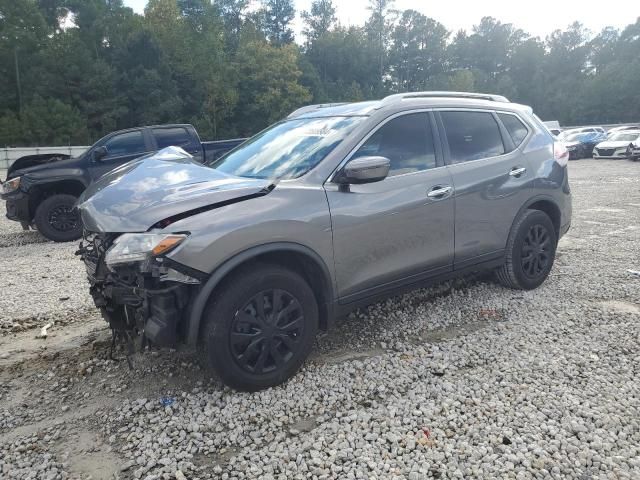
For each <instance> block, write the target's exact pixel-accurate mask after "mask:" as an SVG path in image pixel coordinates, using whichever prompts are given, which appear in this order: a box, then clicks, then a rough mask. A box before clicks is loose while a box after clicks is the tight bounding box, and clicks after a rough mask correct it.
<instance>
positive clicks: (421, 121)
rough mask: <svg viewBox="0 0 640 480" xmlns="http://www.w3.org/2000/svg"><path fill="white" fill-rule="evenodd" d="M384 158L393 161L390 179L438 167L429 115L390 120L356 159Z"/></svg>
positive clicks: (372, 137)
mask: <svg viewBox="0 0 640 480" xmlns="http://www.w3.org/2000/svg"><path fill="white" fill-rule="evenodd" d="M367 156H381V157H387V158H388V159H389V160H390V162H391V168H390V170H389V176H394V175H402V174H404V173H412V172H418V171H420V170H427V169H429V168H435V166H436V155H435V150H434V147H433V135H432V133H431V122H430V119H429V114H427V113H410V114H408V115H403V116H401V117H397V118H394V119H393V120H390V121H389V122H387V123H386V124H384V125H383V126H382V127H380V128H379V129H378V130H377V131H376V132H375V133H374V134H373V135H372V136H371V137H369V139H368V140H367V141H366V142H365V143H364V144H363V145H362V146H361V147H360V148H359V149H358V151H357V152H356V153H355V154H354V156H353V157H352V158H358V157H367Z"/></svg>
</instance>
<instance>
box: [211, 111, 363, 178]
mask: <svg viewBox="0 0 640 480" xmlns="http://www.w3.org/2000/svg"><path fill="white" fill-rule="evenodd" d="M363 118H364V117H328V118H301V119H294V120H287V121H283V122H280V123H276V124H275V125H273V126H272V127H270V128H268V129H267V130H265V131H263V132H262V133H259V134H258V135H256V136H255V137H253V138H252V139H250V140H249V141H248V142H246V143H244V144H243V145H241V146H240V147H238V148H237V149H235V150H232V151H231V152H229V153H228V154H227V155H225V156H224V157H222V158H220V159H219V160H217V161H215V162H214V163H212V164H211V165H210V166H211V167H213V168H215V169H216V170H219V171H221V172H223V173H228V174H230V175H235V176H238V177H249V178H262V179H287V178H296V177H299V176H300V175H304V174H305V173H306V172H308V171H309V170H311V169H312V168H313V167H315V166H316V165H317V164H318V163H320V162H321V161H322V160H323V159H324V158H325V157H326V156H327V155H328V154H329V153H330V152H331V151H332V150H333V149H334V148H336V146H338V144H339V143H340V142H341V141H342V140H344V138H345V137H346V136H347V135H348V134H349V133H350V132H351V131H352V130H353V129H354V128H355V126H356V125H357V124H358V123H359V122H361V121H362V119H363Z"/></svg>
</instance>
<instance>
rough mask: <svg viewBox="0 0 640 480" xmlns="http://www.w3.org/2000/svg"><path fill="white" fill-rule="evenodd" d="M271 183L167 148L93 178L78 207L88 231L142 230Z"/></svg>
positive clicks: (252, 191) (256, 191)
mask: <svg viewBox="0 0 640 480" xmlns="http://www.w3.org/2000/svg"><path fill="white" fill-rule="evenodd" d="M269 185H270V182H269V181H267V180H255V179H249V178H239V177H233V176H230V175H225V174H223V173H220V172H218V171H216V170H214V169H212V168H209V167H206V166H204V165H202V164H201V163H199V162H196V161H195V160H193V158H192V157H191V156H190V155H189V154H187V153H186V152H185V151H184V150H182V149H180V148H176V147H169V148H166V149H164V150H161V151H160V152H158V153H157V154H154V155H149V156H146V157H142V158H140V159H137V160H134V161H132V162H129V163H126V164H124V165H122V166H120V167H118V168H116V169H115V170H112V171H111V172H109V173H107V174H106V175H104V176H103V177H102V178H100V179H99V180H98V181H97V182H94V183H92V184H91V185H90V186H89V187H88V188H87V189H86V190H85V191H84V192H83V193H82V195H81V196H80V198H79V199H78V208H79V209H80V212H81V215H82V222H83V224H84V227H85V228H86V229H87V230H90V231H95V232H144V231H146V230H148V229H149V228H150V227H151V226H152V225H154V224H155V223H157V222H159V221H161V220H164V219H166V218H169V217H172V216H173V215H176V214H180V213H183V212H185V211H189V210H194V209H198V208H201V207H205V206H208V205H212V204H217V203H223V202H228V201H230V200H235V199H238V198H243V197H246V196H251V195H256V194H259V193H260V192H261V191H263V190H264V189H265V188H267V187H268V186H269Z"/></svg>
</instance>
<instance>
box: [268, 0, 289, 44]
mask: <svg viewBox="0 0 640 480" xmlns="http://www.w3.org/2000/svg"><path fill="white" fill-rule="evenodd" d="M261 13H262V16H263V22H264V24H263V28H264V33H265V35H266V36H267V38H268V39H269V41H270V42H271V43H273V44H274V45H285V44H287V43H292V42H293V30H292V29H291V22H292V21H293V19H294V17H295V15H296V11H295V9H294V7H293V0H262V10H261Z"/></svg>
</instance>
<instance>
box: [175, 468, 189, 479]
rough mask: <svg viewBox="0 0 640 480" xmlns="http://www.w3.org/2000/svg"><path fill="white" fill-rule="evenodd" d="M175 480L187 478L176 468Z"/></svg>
mask: <svg viewBox="0 0 640 480" xmlns="http://www.w3.org/2000/svg"><path fill="white" fill-rule="evenodd" d="M176 480H187V477H185V476H184V473H182V470H176Z"/></svg>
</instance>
